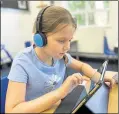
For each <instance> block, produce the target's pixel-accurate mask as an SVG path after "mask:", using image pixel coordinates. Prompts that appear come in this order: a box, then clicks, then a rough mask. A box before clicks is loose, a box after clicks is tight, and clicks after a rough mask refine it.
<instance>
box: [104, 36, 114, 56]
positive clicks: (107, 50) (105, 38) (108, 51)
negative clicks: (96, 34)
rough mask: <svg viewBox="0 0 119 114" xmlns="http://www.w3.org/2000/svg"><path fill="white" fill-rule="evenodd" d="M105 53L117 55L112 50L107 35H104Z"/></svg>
mask: <svg viewBox="0 0 119 114" xmlns="http://www.w3.org/2000/svg"><path fill="white" fill-rule="evenodd" d="M104 54H106V55H116V53H115V52H114V51H112V50H110V48H109V45H108V41H107V37H106V36H104Z"/></svg>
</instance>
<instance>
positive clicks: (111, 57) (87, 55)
mask: <svg viewBox="0 0 119 114" xmlns="http://www.w3.org/2000/svg"><path fill="white" fill-rule="evenodd" d="M69 53H70V54H71V55H75V56H79V57H84V58H93V59H109V60H118V55H105V54H101V53H83V52H71V51H69Z"/></svg>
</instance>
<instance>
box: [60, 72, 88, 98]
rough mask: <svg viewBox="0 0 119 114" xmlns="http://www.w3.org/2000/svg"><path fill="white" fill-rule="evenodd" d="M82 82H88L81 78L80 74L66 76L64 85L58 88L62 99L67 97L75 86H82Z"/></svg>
mask: <svg viewBox="0 0 119 114" xmlns="http://www.w3.org/2000/svg"><path fill="white" fill-rule="evenodd" d="M83 80H86V81H89V79H87V78H85V77H83V76H82V75H81V74H80V73H74V74H73V75H71V76H68V77H67V79H66V80H65V81H64V83H63V84H62V85H61V87H60V88H59V90H60V92H61V94H62V99H63V98H64V97H65V96H67V94H68V93H69V92H71V91H72V90H73V89H74V88H75V87H76V86H77V85H79V84H82V82H83Z"/></svg>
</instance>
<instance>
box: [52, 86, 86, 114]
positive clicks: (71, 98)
mask: <svg viewBox="0 0 119 114" xmlns="http://www.w3.org/2000/svg"><path fill="white" fill-rule="evenodd" d="M83 91H86V89H85V86H83V85H78V86H77V87H76V88H74V89H73V90H72V92H71V93H69V94H68V95H67V96H66V97H65V98H64V99H63V100H62V102H61V104H60V105H59V106H58V108H57V109H56V110H55V113H54V114H57V113H71V112H72V110H73V108H74V107H75V106H76V103H77V101H79V98H80V97H82V98H83V97H84V96H83V95H82V93H83Z"/></svg>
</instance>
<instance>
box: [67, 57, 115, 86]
mask: <svg viewBox="0 0 119 114" xmlns="http://www.w3.org/2000/svg"><path fill="white" fill-rule="evenodd" d="M69 67H70V68H72V69H75V70H77V71H81V72H83V73H84V75H86V76H88V77H89V78H90V79H91V80H93V81H94V82H98V80H99V78H100V73H98V72H96V69H93V68H92V67H91V66H90V65H88V64H87V63H84V62H81V61H78V60H76V59H74V58H73V60H72V62H71V64H70V65H69ZM116 73H117V72H112V71H106V73H105V77H104V80H105V81H107V82H111V86H112V85H113V84H114V80H113V79H112V76H114V75H115V74H116Z"/></svg>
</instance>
